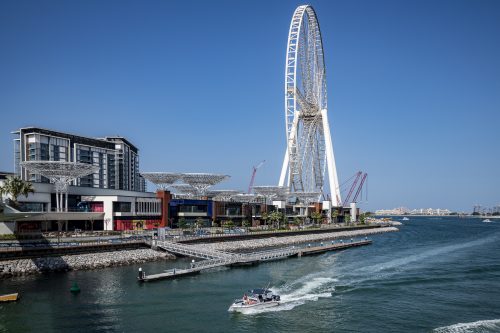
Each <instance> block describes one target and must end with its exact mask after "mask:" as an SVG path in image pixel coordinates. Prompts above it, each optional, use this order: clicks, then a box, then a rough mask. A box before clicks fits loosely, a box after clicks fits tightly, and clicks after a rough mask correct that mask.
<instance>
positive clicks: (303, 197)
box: [290, 192, 321, 205]
mask: <svg viewBox="0 0 500 333" xmlns="http://www.w3.org/2000/svg"><path fill="white" fill-rule="evenodd" d="M320 196H321V193H320V192H292V193H290V197H296V198H298V199H299V201H300V202H301V203H304V204H306V205H308V204H310V203H311V202H315V201H318V200H319V197H320Z"/></svg>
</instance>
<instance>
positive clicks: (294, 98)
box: [279, 5, 342, 207]
mask: <svg viewBox="0 0 500 333" xmlns="http://www.w3.org/2000/svg"><path fill="white" fill-rule="evenodd" d="M303 24H307V25H308V26H307V28H308V30H307V31H308V32H309V33H308V36H301V35H300V33H301V31H303V30H304V31H305V28H306V27H303ZM311 32H312V36H311ZM301 38H303V40H304V38H310V39H311V38H312V39H313V42H314V49H313V51H314V52H315V55H316V57H315V58H316V59H315V61H317V62H319V63H318V64H317V66H316V71H318V72H319V77H318V73H308V74H310V75H313V74H316V77H315V79H316V80H317V81H316V84H317V83H318V82H320V87H319V88H318V86H316V88H317V89H318V94H317V101H316V103H317V104H318V105H316V108H317V109H318V111H319V112H317V113H316V117H320V121H321V124H319V122H318V124H317V126H318V127H319V126H320V127H319V128H317V130H318V131H319V135H320V136H321V137H322V139H323V140H324V142H321V143H320V144H321V145H324V150H325V151H324V154H325V156H320V157H319V158H320V159H326V169H327V170H328V181H329V185H330V194H331V197H332V198H331V200H332V204H333V205H334V206H337V207H339V206H341V205H342V201H341V197H340V188H339V182H338V176H337V169H336V165H335V157H334V154H333V145H332V139H331V134H330V126H329V123H328V113H327V94H326V71H325V65H324V53H323V42H322V38H321V31H320V28H319V23H318V20H317V16H316V13H315V11H314V9H313V8H312V7H311V6H309V5H303V6H299V7H297V9H295V12H294V14H293V17H292V21H291V23H290V30H289V33H288V43H287V52H286V64H285V124H286V137H287V149H286V152H285V157H284V159H283V167H282V169H281V175H280V180H279V185H280V186H285V180H286V182H287V184H286V185H287V186H288V187H289V188H290V191H297V188H296V187H297V186H296V185H295V184H294V175H299V174H300V173H301V172H302V168H303V166H302V165H301V163H302V161H300V158H301V156H300V154H299V153H298V149H299V144H300V142H299V141H300V140H303V138H301V137H299V132H298V131H299V122H301V117H302V116H303V114H301V109H299V108H297V104H299V106H301V105H300V104H302V105H304V101H303V100H302V99H303V97H302V96H301V95H300V91H299V90H298V87H297V83H298V77H297V67H298V65H299V63H300V61H302V59H299V57H301V52H305V51H303V50H301V49H300V46H301V45H300V41H301ZM310 42H311V41H310V40H308V41H307V43H310ZM306 51H307V50H306ZM309 66H310V65H309ZM317 149H320V148H317ZM319 163H320V164H319V165H321V162H319ZM306 168H307V166H306ZM324 169H325V168H324V167H323V170H320V171H317V172H321V177H322V180H321V181H322V182H323V179H324V173H325V170H324ZM296 177H302V175H299V176H295V178H296ZM320 185H321V186H320V187H321V188H319V189H318V188H316V189H304V190H303V191H309V192H313V191H315V190H320V191H321V192H322V191H323V183H321V184H320ZM299 191H300V190H299ZM318 199H319V198H318Z"/></svg>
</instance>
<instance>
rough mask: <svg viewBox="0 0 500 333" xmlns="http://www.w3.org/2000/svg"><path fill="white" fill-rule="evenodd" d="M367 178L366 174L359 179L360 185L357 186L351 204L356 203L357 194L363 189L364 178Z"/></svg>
mask: <svg viewBox="0 0 500 333" xmlns="http://www.w3.org/2000/svg"><path fill="white" fill-rule="evenodd" d="M367 176H368V174H367V173H365V174H364V175H363V177H362V178H361V183H360V184H359V187H358V190H357V191H356V194H355V195H354V198H353V199H352V202H356V200H358V196H359V193H360V192H361V189H362V188H363V184H364V183H365V180H366V177H367Z"/></svg>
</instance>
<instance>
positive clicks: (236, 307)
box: [227, 301, 280, 313]
mask: <svg viewBox="0 0 500 333" xmlns="http://www.w3.org/2000/svg"><path fill="white" fill-rule="evenodd" d="M278 305H280V302H278V301H269V302H261V303H255V304H233V305H231V306H230V307H229V309H228V310H227V311H229V312H240V313H250V312H252V311H255V310H260V309H265V308H271V307H275V306H278Z"/></svg>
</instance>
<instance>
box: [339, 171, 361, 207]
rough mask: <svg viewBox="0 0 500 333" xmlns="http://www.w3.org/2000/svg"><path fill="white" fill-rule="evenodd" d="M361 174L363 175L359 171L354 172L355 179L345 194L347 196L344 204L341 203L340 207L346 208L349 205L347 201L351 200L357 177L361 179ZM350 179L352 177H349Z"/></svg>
mask: <svg viewBox="0 0 500 333" xmlns="http://www.w3.org/2000/svg"><path fill="white" fill-rule="evenodd" d="M362 174H363V173H362V172H361V171H358V172H356V175H355V177H356V179H354V182H353V183H352V186H351V189H350V190H349V193H348V194H347V196H346V197H345V199H344V202H343V203H342V207H346V206H347V204H348V203H349V199H350V198H351V195H352V192H353V191H354V189H355V188H356V184H357V183H358V181H359V177H361V175H362ZM351 179H352V177H351Z"/></svg>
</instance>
